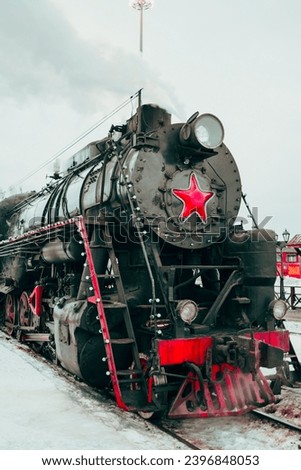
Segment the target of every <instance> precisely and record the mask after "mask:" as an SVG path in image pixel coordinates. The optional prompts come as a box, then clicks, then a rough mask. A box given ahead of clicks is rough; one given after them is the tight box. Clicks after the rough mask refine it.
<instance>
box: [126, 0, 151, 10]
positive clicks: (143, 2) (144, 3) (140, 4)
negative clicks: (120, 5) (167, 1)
mask: <svg viewBox="0 0 301 470" xmlns="http://www.w3.org/2000/svg"><path fill="white" fill-rule="evenodd" d="M153 4H154V0H131V1H130V6H131V7H132V8H135V9H136V10H142V9H143V10H148V9H149V8H151V7H152V6H153Z"/></svg>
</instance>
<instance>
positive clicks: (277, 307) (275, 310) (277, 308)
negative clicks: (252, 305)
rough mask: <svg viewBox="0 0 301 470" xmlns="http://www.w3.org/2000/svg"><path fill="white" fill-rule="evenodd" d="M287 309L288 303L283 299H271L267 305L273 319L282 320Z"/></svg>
mask: <svg viewBox="0 0 301 470" xmlns="http://www.w3.org/2000/svg"><path fill="white" fill-rule="evenodd" d="M287 309H288V305H287V303H286V302H285V301H284V300H281V299H278V300H273V301H272V302H271V303H270V305H269V311H270V313H271V314H272V315H273V317H274V318H275V320H282V318H283V317H284V316H285V314H286V312H287Z"/></svg>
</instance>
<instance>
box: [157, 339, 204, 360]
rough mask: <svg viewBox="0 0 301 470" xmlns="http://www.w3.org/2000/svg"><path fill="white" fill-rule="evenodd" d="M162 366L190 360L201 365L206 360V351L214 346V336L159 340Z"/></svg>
mask: <svg viewBox="0 0 301 470" xmlns="http://www.w3.org/2000/svg"><path fill="white" fill-rule="evenodd" d="M157 344H158V354H159V358H160V365H161V366H163V367H164V366H168V365H177V364H183V362H186V361H190V362H194V363H195V364H198V365H201V364H204V363H205V361H206V352H207V350H208V349H209V348H210V347H211V346H212V338H211V337H210V336H203V337H201V338H177V339H163V340H158V342H157Z"/></svg>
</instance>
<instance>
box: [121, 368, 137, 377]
mask: <svg viewBox="0 0 301 470" xmlns="http://www.w3.org/2000/svg"><path fill="white" fill-rule="evenodd" d="M116 374H117V375H123V376H127V375H133V374H135V375H138V374H140V375H141V374H142V372H141V370H138V369H124V370H116Z"/></svg>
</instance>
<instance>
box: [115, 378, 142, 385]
mask: <svg viewBox="0 0 301 470" xmlns="http://www.w3.org/2000/svg"><path fill="white" fill-rule="evenodd" d="M143 380H144V379H143V377H138V378H136V379H119V380H118V382H119V383H120V384H134V383H137V382H143Z"/></svg>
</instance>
